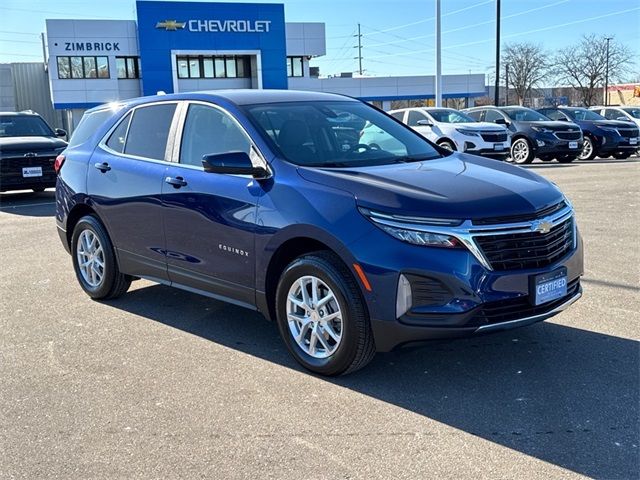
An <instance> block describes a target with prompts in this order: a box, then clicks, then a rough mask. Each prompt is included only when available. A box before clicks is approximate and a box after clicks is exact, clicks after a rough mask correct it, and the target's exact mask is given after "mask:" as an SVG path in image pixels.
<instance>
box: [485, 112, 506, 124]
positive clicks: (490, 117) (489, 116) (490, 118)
mask: <svg viewBox="0 0 640 480" xmlns="http://www.w3.org/2000/svg"><path fill="white" fill-rule="evenodd" d="M496 120H504V117H503V116H502V114H501V113H500V112H498V111H496V110H487V113H485V115H484V121H485V122H495V121H496Z"/></svg>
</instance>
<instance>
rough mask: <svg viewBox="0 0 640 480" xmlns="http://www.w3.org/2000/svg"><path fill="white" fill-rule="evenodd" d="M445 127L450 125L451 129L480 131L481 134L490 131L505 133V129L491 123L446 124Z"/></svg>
mask: <svg viewBox="0 0 640 480" xmlns="http://www.w3.org/2000/svg"><path fill="white" fill-rule="evenodd" d="M447 125H451V126H452V127H455V128H466V129H468V130H477V131H481V130H482V131H483V132H486V131H489V130H491V131H492V132H500V133H503V132H505V131H506V128H504V127H501V126H500V125H497V124H495V123H491V122H473V123H469V122H467V123H448V124H447Z"/></svg>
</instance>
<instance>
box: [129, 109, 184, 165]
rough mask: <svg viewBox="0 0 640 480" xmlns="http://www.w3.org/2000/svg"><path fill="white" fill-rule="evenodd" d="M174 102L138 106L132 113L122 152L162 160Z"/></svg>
mask: <svg viewBox="0 0 640 480" xmlns="http://www.w3.org/2000/svg"><path fill="white" fill-rule="evenodd" d="M175 111H176V104H175V103H163V104H160V105H151V106H148V107H140V108H138V109H137V110H136V111H135V112H134V113H133V119H132V120H131V125H130V126H129V133H128V135H127V145H126V147H125V149H124V153H126V154H127V155H135V156H137V157H144V158H151V159H154V160H164V152H165V150H166V148H167V138H168V137H169V129H170V128H171V122H172V120H173V114H174V112H175Z"/></svg>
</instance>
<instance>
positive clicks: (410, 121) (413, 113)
mask: <svg viewBox="0 0 640 480" xmlns="http://www.w3.org/2000/svg"><path fill="white" fill-rule="evenodd" d="M420 120H427V116H426V115H425V114H424V113H422V112H419V111H418V110H410V111H409V115H408V116H407V125H409V126H410V127H417V126H419V125H418V122H419V121H420Z"/></svg>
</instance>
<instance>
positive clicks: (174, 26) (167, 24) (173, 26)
mask: <svg viewBox="0 0 640 480" xmlns="http://www.w3.org/2000/svg"><path fill="white" fill-rule="evenodd" d="M186 24H187V23H186V22H178V21H176V20H165V21H164V22H158V23H156V28H164V29H165V30H167V31H169V30H172V31H173V30H178V29H179V28H184V26H185V25H186Z"/></svg>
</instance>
